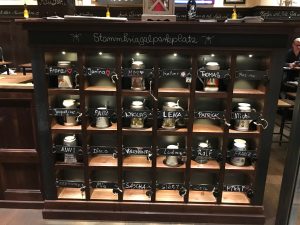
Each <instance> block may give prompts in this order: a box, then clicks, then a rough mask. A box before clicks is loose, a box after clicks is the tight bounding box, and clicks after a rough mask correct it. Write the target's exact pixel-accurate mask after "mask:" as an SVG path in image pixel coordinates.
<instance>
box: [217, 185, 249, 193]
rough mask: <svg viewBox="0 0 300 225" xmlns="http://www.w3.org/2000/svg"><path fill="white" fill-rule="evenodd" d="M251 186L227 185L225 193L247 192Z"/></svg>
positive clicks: (224, 189) (224, 188)
mask: <svg viewBox="0 0 300 225" xmlns="http://www.w3.org/2000/svg"><path fill="white" fill-rule="evenodd" d="M249 188H250V187H249V185H226V184H224V186H223V191H227V192H246V191H248V190H249Z"/></svg>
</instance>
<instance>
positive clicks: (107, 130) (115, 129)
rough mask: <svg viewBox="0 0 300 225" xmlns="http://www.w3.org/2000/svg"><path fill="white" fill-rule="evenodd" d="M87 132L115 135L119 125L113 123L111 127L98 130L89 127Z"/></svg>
mask: <svg viewBox="0 0 300 225" xmlns="http://www.w3.org/2000/svg"><path fill="white" fill-rule="evenodd" d="M86 130H87V132H91V133H115V132H117V124H116V123H113V124H112V125H111V126H109V127H107V128H97V127H94V126H91V125H89V126H88V127H87V129H86Z"/></svg>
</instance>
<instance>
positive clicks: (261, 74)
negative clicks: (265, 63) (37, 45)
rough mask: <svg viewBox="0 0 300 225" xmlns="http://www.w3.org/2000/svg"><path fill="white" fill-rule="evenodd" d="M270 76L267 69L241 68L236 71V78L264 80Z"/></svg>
mask: <svg viewBox="0 0 300 225" xmlns="http://www.w3.org/2000/svg"><path fill="white" fill-rule="evenodd" d="M266 77H268V75H267V73H266V71H261V70H239V71H237V72H236V78H238V79H245V80H263V79H265V78H266Z"/></svg>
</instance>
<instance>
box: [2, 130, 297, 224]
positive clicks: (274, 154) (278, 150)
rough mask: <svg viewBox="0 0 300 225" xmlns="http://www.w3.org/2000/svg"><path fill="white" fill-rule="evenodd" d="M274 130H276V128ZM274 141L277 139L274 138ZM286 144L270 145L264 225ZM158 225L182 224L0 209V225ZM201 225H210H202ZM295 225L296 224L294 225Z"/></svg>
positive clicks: (270, 217)
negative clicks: (76, 217)
mask: <svg viewBox="0 0 300 225" xmlns="http://www.w3.org/2000/svg"><path fill="white" fill-rule="evenodd" d="M275 129H278V128H277V127H276V128H275ZM274 139H278V137H276V136H274ZM286 151H287V144H282V146H281V147H279V145H278V144H277V143H274V144H273V145H272V151H271V158H270V163H269V169H268V177H267V184H266V189H265V199H264V205H265V215H266V223H265V225H274V224H275V217H276V210H277V204H278V198H279V192H280V184H281V179H282V173H283V168H284V161H285V156H286ZM96 224H97V225H138V224H143V225H158V224H173V225H179V224H182V223H144V222H142V223H141V222H110V221H74V220H43V219H42V213H41V210H31V209H0V225H96ZM199 224H202V225H210V224H207V223H205V224H203V223H199ZM295 225H296V224H295Z"/></svg>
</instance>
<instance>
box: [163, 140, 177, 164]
mask: <svg viewBox="0 0 300 225" xmlns="http://www.w3.org/2000/svg"><path fill="white" fill-rule="evenodd" d="M167 149H179V146H178V145H168V146H167ZM179 160H180V158H179V156H175V155H168V156H167V157H166V160H165V163H166V165H167V166H171V167H174V166H178V164H179Z"/></svg>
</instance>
